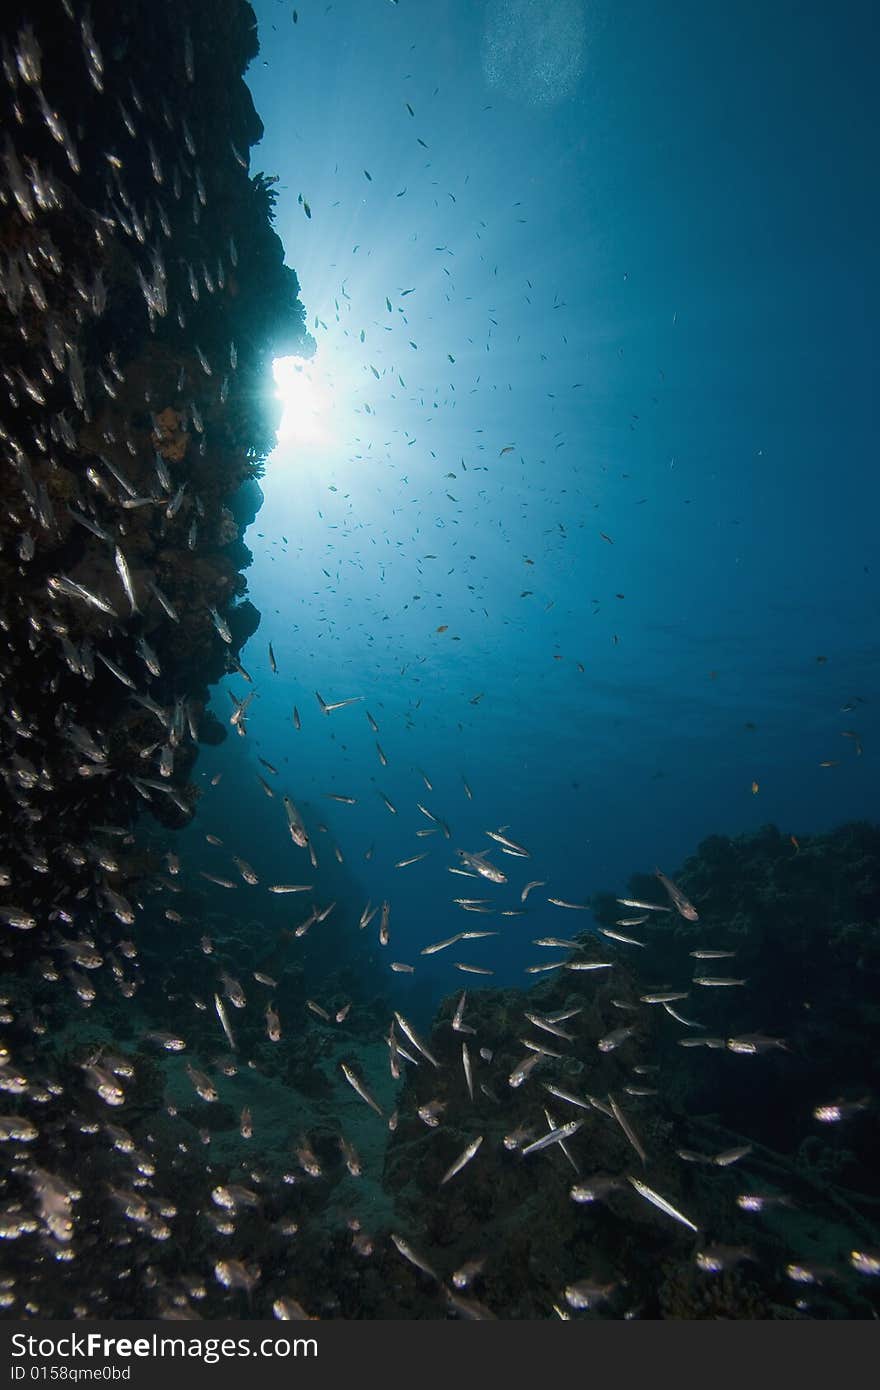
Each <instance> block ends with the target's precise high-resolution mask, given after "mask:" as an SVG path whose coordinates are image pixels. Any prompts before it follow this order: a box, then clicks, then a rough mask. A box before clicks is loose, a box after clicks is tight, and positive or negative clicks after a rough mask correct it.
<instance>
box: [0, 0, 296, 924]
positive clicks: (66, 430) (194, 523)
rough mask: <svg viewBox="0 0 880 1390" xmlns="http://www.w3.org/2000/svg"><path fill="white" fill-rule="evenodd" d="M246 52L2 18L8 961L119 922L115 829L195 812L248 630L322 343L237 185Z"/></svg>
mask: <svg viewBox="0 0 880 1390" xmlns="http://www.w3.org/2000/svg"><path fill="white" fill-rule="evenodd" d="M257 49H258V45H257V35H256V21H255V17H254V14H253V11H252V10H251V7H250V6H249V5H248V4H246V3H245V2H244V0H216V3H212V4H210V5H205V4H201V3H197V0H180V2H179V3H175V4H171V3H167V0H112V3H111V0H93V3H91V4H90V5H89V6H84V5H81V4H79V3H78V0H27V3H24V0H10V3H8V4H6V5H4V6H3V14H2V18H0V60H2V61H0V128H2V132H3V134H2V136H0V361H2V368H0V378H2V380H0V457H2V472H0V488H2V508H0V627H2V631H3V648H2V654H0V668H2V669H0V676H2V681H0V740H2V754H0V768H2V779H0V826H2V831H0V835H2V840H0V845H2V848H0V866H2V874H3V883H4V889H3V895H2V896H3V901H4V903H6V904H8V908H7V910H6V913H5V926H4V933H5V936H6V939H7V945H6V949H7V950H9V949H13V948H12V947H10V945H9V942H10V941H14V948H15V949H16V950H17V949H19V948H21V949H25V950H26V949H27V946H26V944H25V942H26V939H27V938H28V933H29V932H32V927H33V925H34V924H39V925H40V926H43V925H44V924H45V922H46V921H47V920H54V921H55V922H56V923H58V922H59V921H60V922H64V921H66V920H69V919H70V918H71V917H72V916H73V915H74V913H80V914H81V912H82V910H83V905H86V906H92V907H94V908H96V909H98V910H99V911H100V912H101V913H102V914H104V915H107V914H115V916H116V918H118V919H119V921H120V922H121V923H123V924H127V923H128V922H129V921H130V919H131V915H132V912H133V907H132V903H131V902H130V901H129V899H130V896H131V892H132V891H133V889H132V888H130V887H129V885H133V884H134V883H135V881H136V880H137V879H138V877H139V876H140V874H141V873H142V872H143V870H144V869H145V867H147V866H146V864H145V862H143V861H144V856H143V855H142V854H139V853H138V852H137V851H136V850H135V848H134V845H133V842H131V841H130V840H129V839H128V838H127V836H126V834H125V832H126V831H127V830H128V829H129V827H130V826H131V824H132V821H133V818H134V816H135V814H136V813H137V812H138V811H145V812H148V813H151V814H152V815H153V816H154V817H156V818H157V819H158V820H159V821H161V822H162V823H164V824H166V825H168V826H172V827H174V826H179V825H182V824H185V823H186V821H187V820H188V819H189V818H190V817H191V816H192V813H193V807H194V804H195V798H196V796H197V792H196V790H195V787H194V785H193V782H192V777H191V773H192V767H193V764H194V761H195V759H196V755H197V749H198V744H199V742H200V741H208V742H215V741H217V739H218V737H222V730H220V726H219V725H218V724H217V722H216V720H214V719H213V718H212V717H211V716H210V715H207V714H206V713H205V706H206V703H207V696H208V686H209V684H210V683H211V682H213V681H216V680H217V679H218V678H219V677H220V676H221V675H222V673H223V672H224V670H225V669H228V668H230V666H234V665H235V664H236V652H237V650H238V648H239V647H240V645H241V643H242V642H243V641H244V640H245V639H246V638H247V637H248V636H249V635H250V634H251V633H252V632H253V630H254V629H255V627H256V626H257V624H258V623H259V614H258V613H257V611H256V610H255V609H254V608H253V607H252V606H251V605H249V604H247V603H244V604H242V603H238V602H237V600H240V599H241V597H242V595H243V594H244V592H245V589H246V584H245V580H244V577H243V575H242V569H243V568H244V567H245V566H246V565H247V564H248V563H249V561H250V555H249V552H248V551H247V548H246V546H244V544H243V542H242V540H241V533H242V529H243V527H244V526H245V525H246V524H247V523H248V521H249V520H251V519H252V517H253V515H254V514H255V508H256V507H257V506H259V502H260V501H261V495H260V493H259V489H258V487H257V484H256V479H257V477H258V476H259V474H260V471H261V465H262V461H263V459H264V458H265V456H266V455H267V453H268V452H269V451H270V449H271V448H272V446H273V443H274V431H275V428H276V427H277V409H278V408H277V403H276V402H275V400H274V398H273V396H272V385H271V382H272V377H271V360H272V358H273V356H275V355H276V354H278V353H279V352H289V351H298V352H301V353H306V354H307V353H309V352H310V351H311V350H313V343H312V340H311V339H310V338H309V336H308V334H307V333H306V332H305V329H304V310H303V306H302V303H301V302H300V299H299V285H298V282H297V278H296V275H295V273H294V272H293V271H292V270H291V269H289V268H288V267H287V266H285V265H284V256H283V248H282V246H281V243H280V241H279V239H278V237H277V236H276V234H275V232H274V231H273V229H272V225H271V223H272V211H273V196H272V195H273V189H272V184H271V180H270V179H267V178H266V177H265V176H264V175H261V174H257V175H255V176H253V177H252V176H251V174H250V171H249V160H250V148H251V146H252V145H254V144H255V143H256V142H257V141H259V139H260V137H261V134H262V125H261V122H260V119H259V117H258V116H257V114H256V111H255V110H254V106H253V102H252V100H251V97H250V93H249V91H248V89H247V87H246V85H245V83H244V80H243V73H244V71H245V69H246V68H247V65H248V64H249V62H250V61H251V60H252V59H253V58H254V57H255V56H256V53H257ZM9 928H11V930H8V929H9ZM34 935H36V934H34Z"/></svg>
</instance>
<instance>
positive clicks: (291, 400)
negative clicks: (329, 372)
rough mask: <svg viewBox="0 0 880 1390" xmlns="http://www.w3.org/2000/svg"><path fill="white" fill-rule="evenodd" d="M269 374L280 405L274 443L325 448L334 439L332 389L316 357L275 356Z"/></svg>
mask: <svg viewBox="0 0 880 1390" xmlns="http://www.w3.org/2000/svg"><path fill="white" fill-rule="evenodd" d="M272 375H273V376H274V378H275V385H276V386H277V388H278V391H277V395H278V396H279V398H280V400H281V403H282V406H283V414H282V416H281V424H280V425H279V427H278V443H279V444H294V445H301V446H303V447H306V446H308V447H309V448H311V449H322V448H329V447H330V445H331V444H333V443H334V437H333V431H332V429H331V423H330V422H331V419H332V416H333V393H332V387H331V384H330V382H329V380H328V378H327V377H326V376H325V375H324V373H323V372H322V371H321V369H320V367H319V366H318V365H317V362H316V360H315V359H314V358H306V357H277V358H276V359H275V361H274V362H273V363H272Z"/></svg>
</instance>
